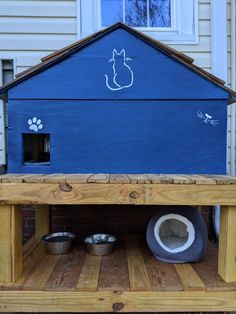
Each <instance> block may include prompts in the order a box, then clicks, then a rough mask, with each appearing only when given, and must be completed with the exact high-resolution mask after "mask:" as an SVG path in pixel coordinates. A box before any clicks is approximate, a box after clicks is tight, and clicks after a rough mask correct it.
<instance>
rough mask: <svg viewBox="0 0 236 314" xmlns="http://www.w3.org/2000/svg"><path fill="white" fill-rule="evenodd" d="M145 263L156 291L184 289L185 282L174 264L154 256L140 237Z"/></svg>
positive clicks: (153, 288)
mask: <svg viewBox="0 0 236 314" xmlns="http://www.w3.org/2000/svg"><path fill="white" fill-rule="evenodd" d="M140 245H141V248H142V253H143V257H144V263H145V266H146V269H147V273H148V276H149V279H150V282H151V286H152V290H154V291H182V290H184V287H183V284H182V282H181V280H180V277H179V276H178V274H177V272H176V270H175V268H174V266H173V264H168V263H163V262H160V261H158V260H157V259H156V258H155V257H153V256H152V253H151V251H150V250H149V249H148V247H147V244H146V243H145V241H144V239H140Z"/></svg>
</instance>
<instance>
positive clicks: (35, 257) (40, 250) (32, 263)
mask: <svg viewBox="0 0 236 314" xmlns="http://www.w3.org/2000/svg"><path fill="white" fill-rule="evenodd" d="M43 254H44V246H43V244H42V243H39V244H38V246H37V247H36V248H35V249H34V250H33V252H32V253H31V254H30V255H29V256H28V257H27V258H26V259H25V260H24V262H23V267H22V268H23V272H22V275H21V276H20V277H19V278H18V279H17V280H16V282H8V283H4V284H3V285H2V286H1V288H2V289H3V290H18V289H21V288H22V287H23V285H24V283H25V282H26V280H27V279H28V278H29V277H30V276H31V274H32V272H33V270H34V269H35V268H36V267H37V265H38V263H39V262H40V260H41V259H42V258H43Z"/></svg>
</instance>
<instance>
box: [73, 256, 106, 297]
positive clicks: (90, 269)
mask: <svg viewBox="0 0 236 314" xmlns="http://www.w3.org/2000/svg"><path fill="white" fill-rule="evenodd" d="M100 265H101V256H92V255H88V254H87V255H86V258H85V263H84V265H83V268H82V271H81V274H80V277H79V281H78V282H77V285H76V289H78V290H80V291H97V288H98V278H99V273H100Z"/></svg>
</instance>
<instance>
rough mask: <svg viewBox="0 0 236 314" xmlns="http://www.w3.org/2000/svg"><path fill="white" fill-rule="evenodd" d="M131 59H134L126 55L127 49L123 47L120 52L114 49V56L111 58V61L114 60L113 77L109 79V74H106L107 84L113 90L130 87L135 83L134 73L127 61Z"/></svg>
mask: <svg viewBox="0 0 236 314" xmlns="http://www.w3.org/2000/svg"><path fill="white" fill-rule="evenodd" d="M130 60H132V59H131V58H129V57H126V52H125V49H122V50H121V51H120V52H118V51H117V50H116V49H113V53H112V58H111V59H110V60H109V62H113V65H112V69H113V78H112V79H110V80H109V78H108V75H107V74H105V78H106V85H107V87H108V88H109V89H110V90H111V91H117V90H121V89H124V88H129V87H131V86H132V85H133V82H134V73H133V71H132V70H131V68H130V67H129V66H128V64H127V63H126V62H127V61H130ZM111 81H112V83H111Z"/></svg>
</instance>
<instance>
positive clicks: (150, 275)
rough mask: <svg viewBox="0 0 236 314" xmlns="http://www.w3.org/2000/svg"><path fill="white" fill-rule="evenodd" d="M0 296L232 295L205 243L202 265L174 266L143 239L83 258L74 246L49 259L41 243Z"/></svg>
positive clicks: (235, 288) (1, 285)
mask: <svg viewBox="0 0 236 314" xmlns="http://www.w3.org/2000/svg"><path fill="white" fill-rule="evenodd" d="M0 289H1V290H2V291H8V290H23V291H78V292H80V291H81V292H86V291H87V292H88V291H91V292H95V291H117V292H119V291H121V292H122V291H123V292H124V291H131V292H140V291H143V292H145V291H146V292H148V291H159V292H164V291H166V292H167V291H170V292H171V291H173V292H174V291H175V292H177V291H236V283H230V284H226V283H225V282H224V281H223V280H222V279H221V278H220V277H219V276H218V275H217V249H216V247H214V246H213V244H211V243H209V247H208V251H207V254H206V256H205V258H204V260H203V261H201V262H199V263H195V264H181V265H179V264H178V265H177V264H176V265H173V264H167V263H162V262H160V261H157V260H156V259H155V258H154V257H152V255H151V253H150V251H149V249H148V248H147V246H146V243H145V239H144V236H136V235H126V236H125V237H124V238H122V239H120V240H119V241H118V243H117V246H116V249H115V250H114V252H113V253H112V254H110V255H107V256H103V257H96V256H90V255H87V254H86V252H85V250H84V248H83V247H82V246H76V247H75V248H74V250H73V251H72V252H71V253H69V254H66V255H49V254H46V253H45V252H44V248H43V245H42V243H40V244H39V245H38V246H37V247H36V248H35V250H34V251H33V253H31V254H30V255H29V256H28V257H27V258H26V259H25V261H24V264H23V275H22V276H21V277H20V278H19V279H18V280H17V282H16V283H14V284H12V283H0Z"/></svg>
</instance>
